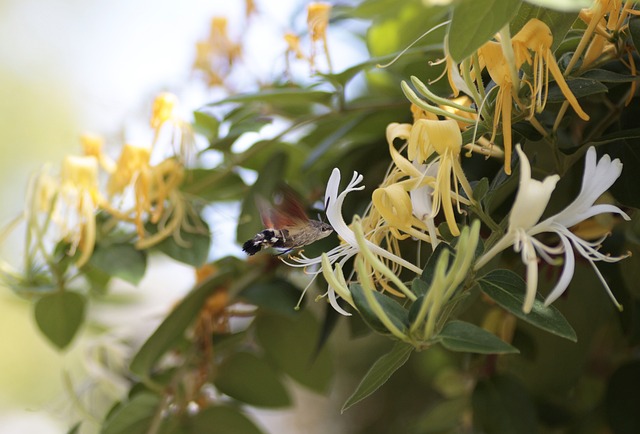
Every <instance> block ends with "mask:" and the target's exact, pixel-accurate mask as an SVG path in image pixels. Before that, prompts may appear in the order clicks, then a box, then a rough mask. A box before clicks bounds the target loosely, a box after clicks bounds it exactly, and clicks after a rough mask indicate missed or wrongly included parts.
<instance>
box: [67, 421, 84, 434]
mask: <svg viewBox="0 0 640 434" xmlns="http://www.w3.org/2000/svg"><path fill="white" fill-rule="evenodd" d="M81 427H82V422H78V423H77V424H75V425H74V426H72V427H71V428H69V431H67V434H80V428H81Z"/></svg>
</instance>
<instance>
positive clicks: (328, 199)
mask: <svg viewBox="0 0 640 434" xmlns="http://www.w3.org/2000/svg"><path fill="white" fill-rule="evenodd" d="M362 179H363V176H362V175H361V174H359V173H358V172H353V177H352V178H351V181H349V183H348V184H347V187H346V188H345V189H344V190H343V191H342V192H340V193H338V190H339V188H340V170H339V169H337V168H335V169H333V171H332V172H331V176H330V177H329V182H327V189H326V191H325V203H326V210H325V212H326V215H327V220H328V221H329V224H330V225H331V226H332V227H333V230H334V231H335V232H336V233H337V234H338V236H339V237H340V239H341V240H342V241H343V243H341V244H340V245H338V246H336V247H334V248H333V249H331V250H329V251H328V252H326V255H327V257H328V259H329V263H330V264H331V265H333V264H335V263H337V264H339V265H340V266H341V267H342V266H344V264H345V263H346V262H347V261H348V260H349V259H350V258H351V257H353V256H355V255H356V254H357V253H358V252H359V251H360V248H359V247H358V242H357V240H356V236H355V234H354V232H353V230H352V229H351V228H349V226H348V225H347V223H346V222H345V220H344V217H343V215H342V205H343V203H344V200H345V198H346V196H347V195H348V194H349V193H351V192H353V191H358V190H362V189H364V185H360V183H361V182H362ZM366 243H367V247H369V249H370V250H371V251H372V252H373V253H374V254H376V255H378V256H381V257H383V258H385V259H388V260H389V261H392V262H395V263H396V264H398V265H400V266H402V267H404V268H407V269H409V270H411V271H413V272H414V273H416V274H421V273H422V269H421V268H420V267H418V266H416V265H414V264H412V263H411V262H408V261H406V260H405V259H402V258H401V257H399V256H397V255H394V254H393V253H391V252H389V251H387V250H385V249H383V248H382V247H380V246H378V245H376V244H374V243H372V242H370V241H368V240H367V241H366ZM289 259H290V261H292V262H287V261H285V262H286V263H287V264H288V265H291V266H294V267H305V268H306V267H312V266H319V265H322V256H318V257H315V258H309V257H307V256H305V255H304V254H303V253H300V254H299V255H298V256H292V257H290V258H289ZM321 272H322V271H321V270H319V269H318V270H315V271H309V273H310V274H314V275H317V274H319V273H321ZM327 296H328V298H329V302H330V303H331V306H333V308H334V309H335V310H336V311H338V312H339V313H341V314H342V315H350V314H349V313H348V312H346V311H345V310H344V309H342V308H341V307H340V306H339V305H338V304H337V300H336V298H337V297H336V294H335V291H334V289H333V288H331V286H330V287H329V289H328V290H327Z"/></svg>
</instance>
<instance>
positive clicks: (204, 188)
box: [181, 168, 248, 202]
mask: <svg viewBox="0 0 640 434" xmlns="http://www.w3.org/2000/svg"><path fill="white" fill-rule="evenodd" d="M181 189H182V191H184V192H185V193H189V194H193V195H196V196H198V197H199V198H201V199H203V200H205V201H207V202H225V201H232V200H239V199H242V197H244V194H245V193H246V192H247V190H248V187H247V185H246V184H245V183H244V181H243V180H242V178H241V177H240V175H238V174H237V173H235V172H233V171H230V170H226V169H219V168H216V169H191V170H188V171H187V172H186V174H185V180H184V183H183V184H182V186H181Z"/></svg>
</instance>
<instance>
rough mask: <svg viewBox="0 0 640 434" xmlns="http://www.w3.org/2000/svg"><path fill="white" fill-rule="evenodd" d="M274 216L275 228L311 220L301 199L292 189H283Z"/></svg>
mask: <svg viewBox="0 0 640 434" xmlns="http://www.w3.org/2000/svg"><path fill="white" fill-rule="evenodd" d="M272 218H273V223H274V225H275V226H274V227H275V228H283V227H291V226H297V225H300V224H304V223H306V222H308V221H309V217H307V213H306V212H305V210H304V208H303V207H302V205H301V203H300V200H299V199H298V197H297V196H296V194H295V193H294V192H293V191H292V190H291V189H284V190H283V191H282V196H281V198H280V201H279V203H278V205H277V207H276V209H275V210H274V212H273V214H272Z"/></svg>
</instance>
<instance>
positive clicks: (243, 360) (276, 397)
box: [214, 353, 291, 408]
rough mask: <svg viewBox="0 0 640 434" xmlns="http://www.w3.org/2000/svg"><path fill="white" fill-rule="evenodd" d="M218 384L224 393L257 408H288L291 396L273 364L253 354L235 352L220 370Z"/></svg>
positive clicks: (216, 383)
mask: <svg viewBox="0 0 640 434" xmlns="http://www.w3.org/2000/svg"><path fill="white" fill-rule="evenodd" d="M214 384H215V386H216V388H217V389H218V390H220V391H221V392H222V393H225V394H227V395H229V396H230V397H232V398H235V399H237V400H238V401H240V402H243V403H246V404H249V405H253V406H256V407H271V408H277V407H286V406H288V405H289V404H291V399H290V398H289V393H288V392H287V389H285V388H284V386H283V385H282V382H281V381H280V379H279V378H278V375H277V374H276V372H275V371H274V370H273V368H271V366H269V364H268V363H267V362H266V361H265V360H263V359H260V358H258V357H257V356H256V355H254V354H251V353H235V354H233V355H232V356H230V357H228V358H227V359H226V360H225V361H224V362H223V363H222V365H220V366H219V367H218V370H217V372H216V376H215V379H214Z"/></svg>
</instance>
